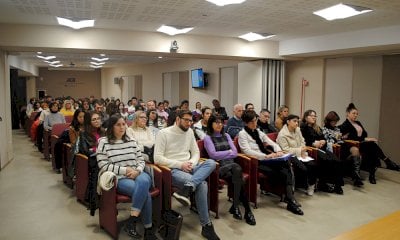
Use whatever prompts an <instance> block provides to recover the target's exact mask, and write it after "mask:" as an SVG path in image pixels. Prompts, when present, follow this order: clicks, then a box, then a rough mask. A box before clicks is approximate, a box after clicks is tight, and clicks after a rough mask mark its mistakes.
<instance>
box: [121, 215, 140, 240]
mask: <svg viewBox="0 0 400 240" xmlns="http://www.w3.org/2000/svg"><path fill="white" fill-rule="evenodd" d="M138 221H139V217H134V216H131V217H130V218H129V219H128V222H127V223H126V225H125V227H124V231H125V232H126V233H127V234H128V235H129V236H131V237H133V238H141V237H142V236H140V234H139V233H138V232H137V230H136V223H137V222H138Z"/></svg>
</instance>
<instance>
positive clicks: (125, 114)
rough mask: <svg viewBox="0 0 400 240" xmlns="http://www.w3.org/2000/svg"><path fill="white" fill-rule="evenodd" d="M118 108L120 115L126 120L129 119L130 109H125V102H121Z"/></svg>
mask: <svg viewBox="0 0 400 240" xmlns="http://www.w3.org/2000/svg"><path fill="white" fill-rule="evenodd" d="M117 106H118V112H119V114H120V115H121V116H122V117H123V118H124V119H125V120H126V119H127V118H128V108H125V104H124V103H123V102H120V103H119V104H118V105H117Z"/></svg>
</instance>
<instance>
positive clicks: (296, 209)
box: [286, 201, 304, 215]
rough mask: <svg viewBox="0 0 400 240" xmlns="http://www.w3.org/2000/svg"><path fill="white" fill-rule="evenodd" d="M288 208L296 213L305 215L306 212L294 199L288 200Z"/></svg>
mask: <svg viewBox="0 0 400 240" xmlns="http://www.w3.org/2000/svg"><path fill="white" fill-rule="evenodd" d="M286 209H287V210H288V211H290V212H292V213H294V214H297V215H304V212H303V211H302V210H301V209H300V208H299V207H298V206H297V205H296V204H294V203H293V201H289V202H288V204H287V207H286Z"/></svg>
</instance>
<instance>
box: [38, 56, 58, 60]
mask: <svg viewBox="0 0 400 240" xmlns="http://www.w3.org/2000/svg"><path fill="white" fill-rule="evenodd" d="M36 57H38V58H41V59H44V60H51V59H54V58H56V56H47V57H45V56H42V55H36Z"/></svg>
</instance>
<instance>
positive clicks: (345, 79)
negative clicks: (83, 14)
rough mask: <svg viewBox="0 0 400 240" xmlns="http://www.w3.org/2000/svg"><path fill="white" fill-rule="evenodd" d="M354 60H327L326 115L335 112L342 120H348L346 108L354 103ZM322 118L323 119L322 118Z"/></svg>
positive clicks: (349, 58)
mask: <svg viewBox="0 0 400 240" xmlns="http://www.w3.org/2000/svg"><path fill="white" fill-rule="evenodd" d="M352 86H353V58H351V57H347V58H333V59H326V60H325V90H324V91H325V102H324V113H323V115H322V116H326V114H327V113H328V112H330V111H335V112H337V113H338V114H339V116H340V119H341V120H345V119H346V107H345V106H347V105H348V104H349V103H350V102H351V101H352V91H353V87H352ZM322 116H321V117H322Z"/></svg>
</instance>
